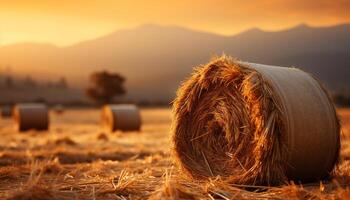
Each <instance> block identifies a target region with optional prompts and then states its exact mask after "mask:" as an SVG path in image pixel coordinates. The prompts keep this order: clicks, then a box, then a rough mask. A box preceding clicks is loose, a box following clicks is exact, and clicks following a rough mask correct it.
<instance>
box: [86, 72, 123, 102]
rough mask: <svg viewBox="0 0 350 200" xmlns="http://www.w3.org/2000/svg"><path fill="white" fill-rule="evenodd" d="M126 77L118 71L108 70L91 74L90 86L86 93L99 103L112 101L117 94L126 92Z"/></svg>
mask: <svg viewBox="0 0 350 200" xmlns="http://www.w3.org/2000/svg"><path fill="white" fill-rule="evenodd" d="M124 82H125V78H124V77H123V76H122V75H120V74H118V73H109V72H107V71H102V72H95V73H93V74H91V75H90V86H89V87H88V89H87V90H86V94H87V95H88V97H90V98H91V99H92V100H94V101H95V102H97V103H103V104H105V103H110V102H111V101H112V99H113V98H114V97H115V96H119V95H123V94H125V92H126V91H125V89H124Z"/></svg>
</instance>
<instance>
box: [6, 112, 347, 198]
mask: <svg viewBox="0 0 350 200" xmlns="http://www.w3.org/2000/svg"><path fill="white" fill-rule="evenodd" d="M338 114H339V116H340V118H341V122H342V136H341V137H342V140H341V142H342V148H341V158H340V163H339V166H338V169H337V170H336V172H335V175H334V177H333V179H332V180H330V181H325V182H322V183H311V184H305V185H301V184H299V183H286V185H284V186H280V187H249V190H245V189H244V186H242V185H232V184H226V183H224V182H223V181H222V180H220V178H213V179H212V180H210V181H207V182H198V181H192V180H189V179H187V178H186V177H183V176H182V173H181V172H180V171H178V169H177V167H176V166H174V164H173V162H172V157H171V142H170V128H171V110H170V109H166V108H157V109H142V110H141V115H142V120H143V126H142V131H141V132H127V133H121V132H116V133H107V132H105V131H104V130H102V129H101V127H100V121H99V120H100V113H99V110H97V109H86V110H82V109H70V110H67V111H66V112H64V113H63V114H60V115H59V114H57V113H54V112H52V113H50V118H51V126H50V130H49V131H46V132H36V131H29V132H26V133H18V132H17V131H16V130H15V127H14V123H13V121H12V120H10V119H1V120H0V137H1V139H0V199H45V200H46V199H266V198H267V199H269V198H271V199H332V198H333V199H350V189H348V187H349V186H350V162H349V161H350V109H339V110H338ZM315 170H317V169H315Z"/></svg>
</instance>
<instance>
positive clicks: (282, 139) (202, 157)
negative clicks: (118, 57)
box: [172, 56, 340, 185]
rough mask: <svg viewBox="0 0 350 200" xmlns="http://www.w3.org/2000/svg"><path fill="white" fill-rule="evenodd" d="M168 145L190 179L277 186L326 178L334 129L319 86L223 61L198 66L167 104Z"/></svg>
mask: <svg viewBox="0 0 350 200" xmlns="http://www.w3.org/2000/svg"><path fill="white" fill-rule="evenodd" d="M173 109H174V110H173V111H174V121H173V126H172V129H173V130H172V133H173V145H174V151H175V157H176V161H177V163H178V165H179V166H180V167H181V168H182V169H183V171H184V172H186V173H187V174H188V175H190V176H191V177H193V178H196V179H205V178H208V177H212V176H217V175H220V176H221V177H223V178H224V179H225V180H227V181H229V182H231V183H235V184H245V185H248V184H249V185H277V184H282V183H284V182H285V181H288V180H295V181H302V182H311V181H317V180H320V179H324V178H328V177H329V175H330V174H331V172H332V170H333V168H334V166H335V165H336V163H337V160H338V156H339V146H340V141H339V132H340V126H339V121H338V117H337V115H336V111H335V108H334V105H333V104H332V102H331V100H330V98H329V96H328V95H327V92H326V91H325V90H324V88H323V87H322V86H321V85H320V83H319V82H318V81H317V80H315V79H314V78H312V77H311V76H310V75H309V74H307V73H305V72H303V71H302V70H299V69H296V68H284V67H276V66H267V65H260V64H252V63H244V62H240V61H237V60H233V59H231V58H228V57H225V56H223V57H221V58H217V59H215V60H213V61H212V62H210V63H209V64H207V65H204V66H200V67H199V68H197V69H196V70H195V72H194V73H193V75H192V77H190V78H189V79H188V80H187V81H186V82H185V83H184V84H183V85H182V86H181V87H180V88H179V90H178V93H177V98H176V99H175V101H174V108H173Z"/></svg>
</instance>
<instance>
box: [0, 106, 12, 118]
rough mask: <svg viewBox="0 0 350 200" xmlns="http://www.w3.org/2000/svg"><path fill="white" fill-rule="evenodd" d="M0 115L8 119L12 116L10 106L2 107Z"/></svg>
mask: <svg viewBox="0 0 350 200" xmlns="http://www.w3.org/2000/svg"><path fill="white" fill-rule="evenodd" d="M0 113H1V117H2V118H9V117H11V116H12V107H11V106H2V107H1V108H0Z"/></svg>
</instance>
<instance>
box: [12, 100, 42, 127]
mask: <svg viewBox="0 0 350 200" xmlns="http://www.w3.org/2000/svg"><path fill="white" fill-rule="evenodd" d="M13 117H14V120H15V122H16V125H17V128H18V131H21V132H22V131H27V130H31V129H35V130H39V131H43V130H47V129H48V128H49V113H48V109H47V107H46V105H44V104H34V103H33V104H18V105H16V106H15V107H14V113H13Z"/></svg>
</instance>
